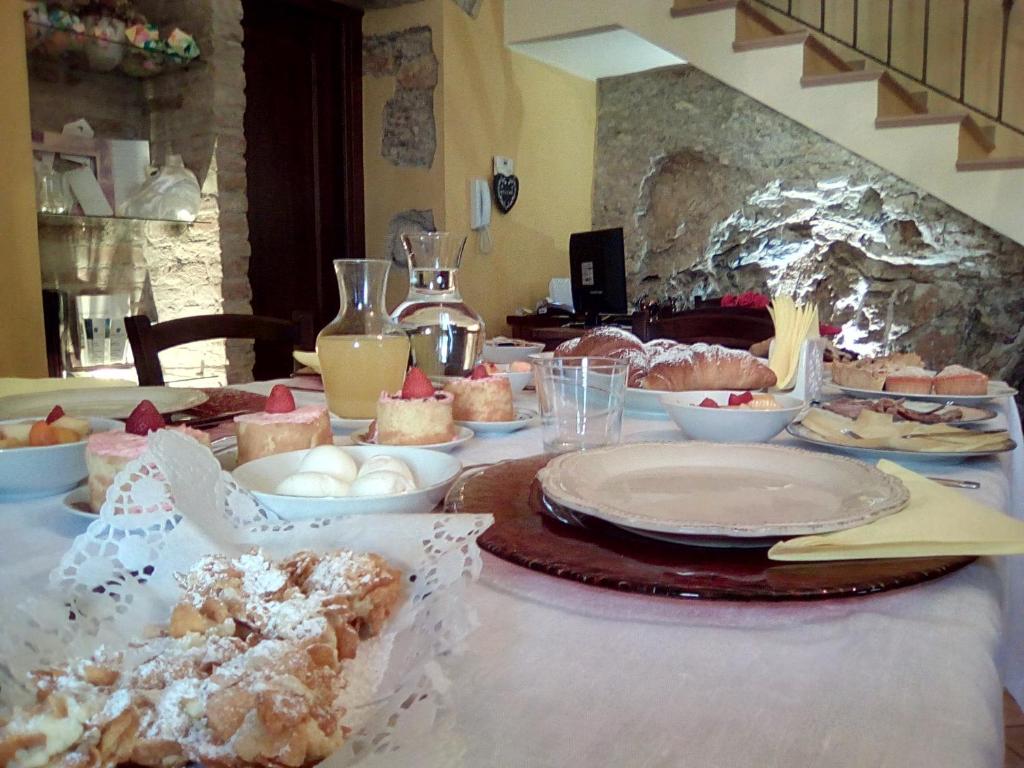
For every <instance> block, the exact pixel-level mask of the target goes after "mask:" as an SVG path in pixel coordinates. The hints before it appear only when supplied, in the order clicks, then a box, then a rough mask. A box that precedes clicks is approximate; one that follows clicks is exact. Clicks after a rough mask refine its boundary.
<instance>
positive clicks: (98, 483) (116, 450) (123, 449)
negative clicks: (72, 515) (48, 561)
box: [85, 426, 210, 514]
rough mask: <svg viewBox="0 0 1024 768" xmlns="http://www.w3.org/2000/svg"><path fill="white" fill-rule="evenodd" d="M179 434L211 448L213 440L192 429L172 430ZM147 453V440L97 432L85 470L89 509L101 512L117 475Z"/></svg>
mask: <svg viewBox="0 0 1024 768" xmlns="http://www.w3.org/2000/svg"><path fill="white" fill-rule="evenodd" d="M168 429H172V430H174V431H175V432H180V433H181V434H183V435H187V436H188V437H191V438H193V439H194V440H197V441H198V442H200V443H202V444H203V445H205V446H207V447H209V446H210V436H209V435H207V434H206V433H205V432H200V431H199V430H198V429H192V428H191V427H186V426H180V427H168ZM145 450H146V436H145V435H133V434H132V433H131V432H95V433H93V434H91V435H89V439H88V441H87V442H86V444H85V466H86V469H88V470H89V479H88V485H89V508H90V509H91V510H92V511H93V512H96V513H97V514H98V513H99V511H100V507H102V506H103V502H104V501H105V500H106V498H107V489H108V488H110V486H111V485H113V483H114V478H115V477H116V476H117V473H118V472H120V471H121V470H122V469H124V468H125V467H126V466H128V464H129V462H132V461H134V460H135V459H137V458H139V456H141V455H142V452H143V451H145Z"/></svg>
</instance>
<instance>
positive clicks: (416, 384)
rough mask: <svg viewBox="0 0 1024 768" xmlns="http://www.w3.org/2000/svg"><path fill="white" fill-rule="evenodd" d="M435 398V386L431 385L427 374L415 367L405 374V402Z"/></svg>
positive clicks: (403, 386)
mask: <svg viewBox="0 0 1024 768" xmlns="http://www.w3.org/2000/svg"><path fill="white" fill-rule="evenodd" d="M433 396H434V385H433V384H431V383H430V379H428V378H427V374H425V373H424V372H423V371H421V370H420V369H419V368H416V367H415V366H413V367H412V368H410V369H409V372H408V373H407V374H405V384H403V385H402V399H403V400H421V399H423V398H425V397H433Z"/></svg>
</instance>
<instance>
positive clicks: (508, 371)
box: [484, 360, 533, 394]
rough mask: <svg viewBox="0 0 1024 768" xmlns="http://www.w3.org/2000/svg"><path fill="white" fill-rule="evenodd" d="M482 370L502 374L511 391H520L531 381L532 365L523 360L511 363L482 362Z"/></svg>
mask: <svg viewBox="0 0 1024 768" xmlns="http://www.w3.org/2000/svg"><path fill="white" fill-rule="evenodd" d="M484 370H486V371H487V373H488V374H489V375H491V376H504V377H505V378H506V379H508V383H509V385H510V386H511V387H512V393H513V394H515V393H516V392H522V391H523V390H524V389H525V388H526V385H527V384H530V383H531V382H532V381H533V366H532V365H530V363H528V362H527V361H525V360H516V361H515V362H512V363H484Z"/></svg>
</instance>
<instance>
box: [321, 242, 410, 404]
mask: <svg viewBox="0 0 1024 768" xmlns="http://www.w3.org/2000/svg"><path fill="white" fill-rule="evenodd" d="M390 269H391V262H390V261H387V260H385V259H336V260H335V261H334V270H335V272H336V273H337V275H338V292H339V294H340V295H341V307H340V309H339V311H338V316H337V317H336V318H334V320H332V321H331V322H330V323H329V324H328V325H327V326H326V327H325V328H324V329H323V330H322V331H320V335H319V336H317V339H316V352H317V356H318V357H319V358H320V371H321V374H322V375H323V380H324V391H325V394H326V395H327V405H328V407H329V408H330V410H331V413H334V414H335V415H337V416H341V417H343V418H349V419H372V418H374V416H376V413H377V399H378V398H379V397H380V393H381V392H382V391H386V392H395V391H397V390H400V389H401V388H402V380H403V379H404V378H405V369H406V366H407V365H408V363H409V337H408V336H406V334H405V331H403V330H402V329H401V327H400V326H399V325H398V324H397V323H396V322H394V321H393V320H392V319H391V318H390V317H389V316H388V313H387V312H386V311H385V308H384V291H385V288H386V286H387V276H388V271H389V270H390Z"/></svg>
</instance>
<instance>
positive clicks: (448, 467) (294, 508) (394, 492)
mask: <svg viewBox="0 0 1024 768" xmlns="http://www.w3.org/2000/svg"><path fill="white" fill-rule="evenodd" d="M461 471H462V463H461V462H460V461H459V460H458V459H455V458H453V457H452V456H450V455H448V454H447V453H441V452H440V451H430V450H426V449H423V448H406V447H400V446H384V445H380V446H362V447H348V446H345V447H342V446H337V445H321V446H318V447H316V448H310V449H308V450H304V451H290V452H288V453H279V454H276V455H274V456H265V457H264V458H262V459H256V460H255V461H250V462H247V463H246V464H243V465H242V466H240V467H238V468H237V469H236V470H234V472H232V475H233V476H234V478H235V481H236V482H237V483H238V484H239V485H241V486H242V487H243V488H245V489H246V490H248V491H249V492H250V493H252V494H253V495H254V496H255V497H256V498H257V499H258V500H259V501H260V503H262V504H263V505H264V506H266V507H267V508H268V509H269V510H271V511H272V512H275V513H276V514H277V515H279V516H280V517H281V518H283V519H285V520H305V519H310V518H324V517H336V516H338V515H358V514H379V513H388V512H429V511H430V510H432V509H433V508H434V507H435V506H436V505H437V503H438V502H439V501H441V500H442V499H443V498H444V496H445V494H446V493H447V492H448V489H449V488H450V487H451V485H452V483H454V482H455V478H456V477H458V475H459V472H461Z"/></svg>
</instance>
